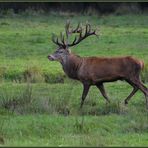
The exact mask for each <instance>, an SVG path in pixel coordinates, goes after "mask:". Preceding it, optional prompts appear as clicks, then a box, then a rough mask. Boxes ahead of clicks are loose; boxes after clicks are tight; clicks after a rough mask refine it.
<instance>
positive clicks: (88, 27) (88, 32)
mask: <svg viewBox="0 0 148 148" xmlns="http://www.w3.org/2000/svg"><path fill="white" fill-rule="evenodd" d="M72 33H79V36H78V37H75V39H74V41H73V42H72V43H71V44H68V46H69V47H70V46H74V45H77V44H79V43H80V42H81V41H82V40H84V39H85V38H87V37H88V36H91V35H96V36H97V34H96V30H92V29H91V25H90V24H86V26H85V33H84V35H83V30H82V27H77V29H76V31H75V30H74V32H73V31H72Z"/></svg>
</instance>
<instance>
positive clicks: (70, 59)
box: [48, 22, 148, 108]
mask: <svg viewBox="0 0 148 148" xmlns="http://www.w3.org/2000/svg"><path fill="white" fill-rule="evenodd" d="M65 31H66V40H65V36H64V34H63V33H61V35H60V39H59V38H58V37H57V36H56V35H54V34H53V36H52V41H53V42H54V43H55V44H56V45H58V48H57V49H56V51H55V52H54V53H53V54H51V55H49V56H48V59H49V60H50V61H59V62H60V63H61V64H62V67H63V70H64V72H65V73H66V74H67V75H68V76H69V77H70V78H72V79H76V80H79V81H80V82H82V84H83V93H82V98H81V99H82V100H81V105H80V108H82V106H83V103H84V100H85V98H86V96H87V94H88V91H89V88H90V86H91V85H95V86H96V87H97V88H98V89H99V90H100V92H101V94H102V95H103V97H104V98H105V99H106V101H107V102H110V101H109V98H108V96H107V94H106V92H105V89H104V86H103V83H104V82H113V81H116V80H125V81H126V82H128V83H129V84H130V85H131V86H132V87H133V91H132V92H131V93H130V94H129V96H128V97H127V98H126V99H125V104H128V101H129V100H130V99H131V97H132V96H133V95H134V94H135V93H136V92H137V91H138V89H140V90H141V91H142V92H143V94H144V95H145V98H146V106H147V108H148V89H147V88H146V87H145V86H144V85H143V84H142V82H141V80H140V71H141V70H142V68H143V67H144V63H143V62H142V61H141V60H138V59H135V58H133V57H131V56H125V57H114V58H107V57H106V58H103V57H80V56H78V55H75V54H73V53H71V51H70V49H69V47H72V46H75V45H77V44H79V43H80V42H81V41H82V40H84V39H85V38H87V37H89V36H91V35H97V34H96V30H93V29H91V25H90V24H86V25H85V28H84V27H83V28H82V25H81V24H78V26H77V27H76V29H72V27H71V25H70V22H67V23H66V25H65ZM83 31H84V32H83ZM74 33H77V34H78V36H76V37H75V39H74V40H73V42H72V43H69V37H70V35H72V34H74Z"/></svg>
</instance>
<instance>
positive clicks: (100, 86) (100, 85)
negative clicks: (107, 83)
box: [96, 83, 110, 102]
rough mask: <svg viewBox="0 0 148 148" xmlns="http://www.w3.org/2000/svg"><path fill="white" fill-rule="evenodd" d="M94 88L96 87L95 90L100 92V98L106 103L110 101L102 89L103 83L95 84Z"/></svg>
mask: <svg viewBox="0 0 148 148" xmlns="http://www.w3.org/2000/svg"><path fill="white" fill-rule="evenodd" d="M96 86H97V88H98V89H99V90H100V92H101V94H102V96H103V97H104V98H105V99H106V101H107V102H110V100H109V98H108V96H107V94H106V91H105V88H104V85H103V83H101V84H97V85H96Z"/></svg>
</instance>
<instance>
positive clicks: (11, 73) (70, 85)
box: [0, 5, 148, 146]
mask: <svg viewBox="0 0 148 148" xmlns="http://www.w3.org/2000/svg"><path fill="white" fill-rule="evenodd" d="M1 7H2V5H1ZM125 8H127V7H124V9H118V10H117V9H116V11H114V12H113V13H111V14H100V13H98V12H97V11H96V10H95V9H87V11H85V13H77V12H67V11H58V12H57V11H48V12H47V11H45V10H41V9H40V11H39V10H38V11H36V10H35V9H30V8H29V9H25V10H24V11H21V12H20V11H19V13H17V12H15V11H16V9H2V10H1V11H0V16H1V18H0V81H1V83H0V145H1V146H3V145H4V146H148V124H147V123H148V111H147V110H146V107H145V98H144V95H143V94H142V93H141V92H140V91H138V93H136V95H135V96H134V97H133V98H132V99H131V101H130V102H129V105H128V106H125V105H124V103H123V102H124V99H125V98H126V97H127V96H128V94H129V93H130V92H131V91H132V88H131V87H130V86H129V85H128V84H127V83H125V82H120V81H117V82H114V83H106V84H105V87H106V90H107V92H108V95H109V97H110V100H111V103H110V104H106V102H105V99H104V98H103V97H102V96H101V94H100V92H99V91H98V89H97V88H96V87H92V88H91V90H90V92H89V94H88V97H87V98H86V101H85V103H84V106H83V109H82V110H80V109H79V105H80V96H81V93H82V86H81V84H80V83H79V82H77V81H73V80H69V79H68V78H67V76H65V74H64V72H63V70H62V68H61V65H60V64H59V63H57V62H49V61H48V59H47V55H48V54H50V53H52V52H54V51H55V49H56V46H55V45H54V44H53V43H52V42H51V34H52V33H53V32H54V33H56V34H59V32H60V31H63V29H64V24H65V21H66V20H67V19H70V20H71V22H72V24H73V26H76V24H77V23H78V22H79V21H81V22H83V23H85V22H86V21H89V22H90V23H91V24H92V25H93V26H99V28H100V37H99V38H95V37H90V38H88V39H86V41H84V42H82V43H81V44H79V45H78V46H77V47H74V48H72V49H71V50H72V51H73V52H74V53H76V54H79V55H80V56H124V55H131V56H134V57H137V58H139V59H142V60H143V61H144V63H145V68H144V70H143V71H142V73H141V76H142V81H143V82H144V83H145V85H146V86H148V58H147V56H148V54H147V53H148V44H147V42H148V29H147V25H148V15H147V13H146V11H145V12H143V11H142V10H141V9H137V8H136V9H137V10H138V11H137V13H135V12H134V13H132V12H130V11H129V10H131V8H130V9H128V8H127V9H125ZM117 12H118V13H117ZM125 12H128V14H126V13H125ZM129 12H130V13H129ZM121 14H122V15H121ZM123 14H124V15H123Z"/></svg>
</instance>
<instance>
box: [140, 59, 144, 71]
mask: <svg viewBox="0 0 148 148" xmlns="http://www.w3.org/2000/svg"><path fill="white" fill-rule="evenodd" d="M139 64H140V67H141V69H143V68H144V62H143V61H142V60H139Z"/></svg>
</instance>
